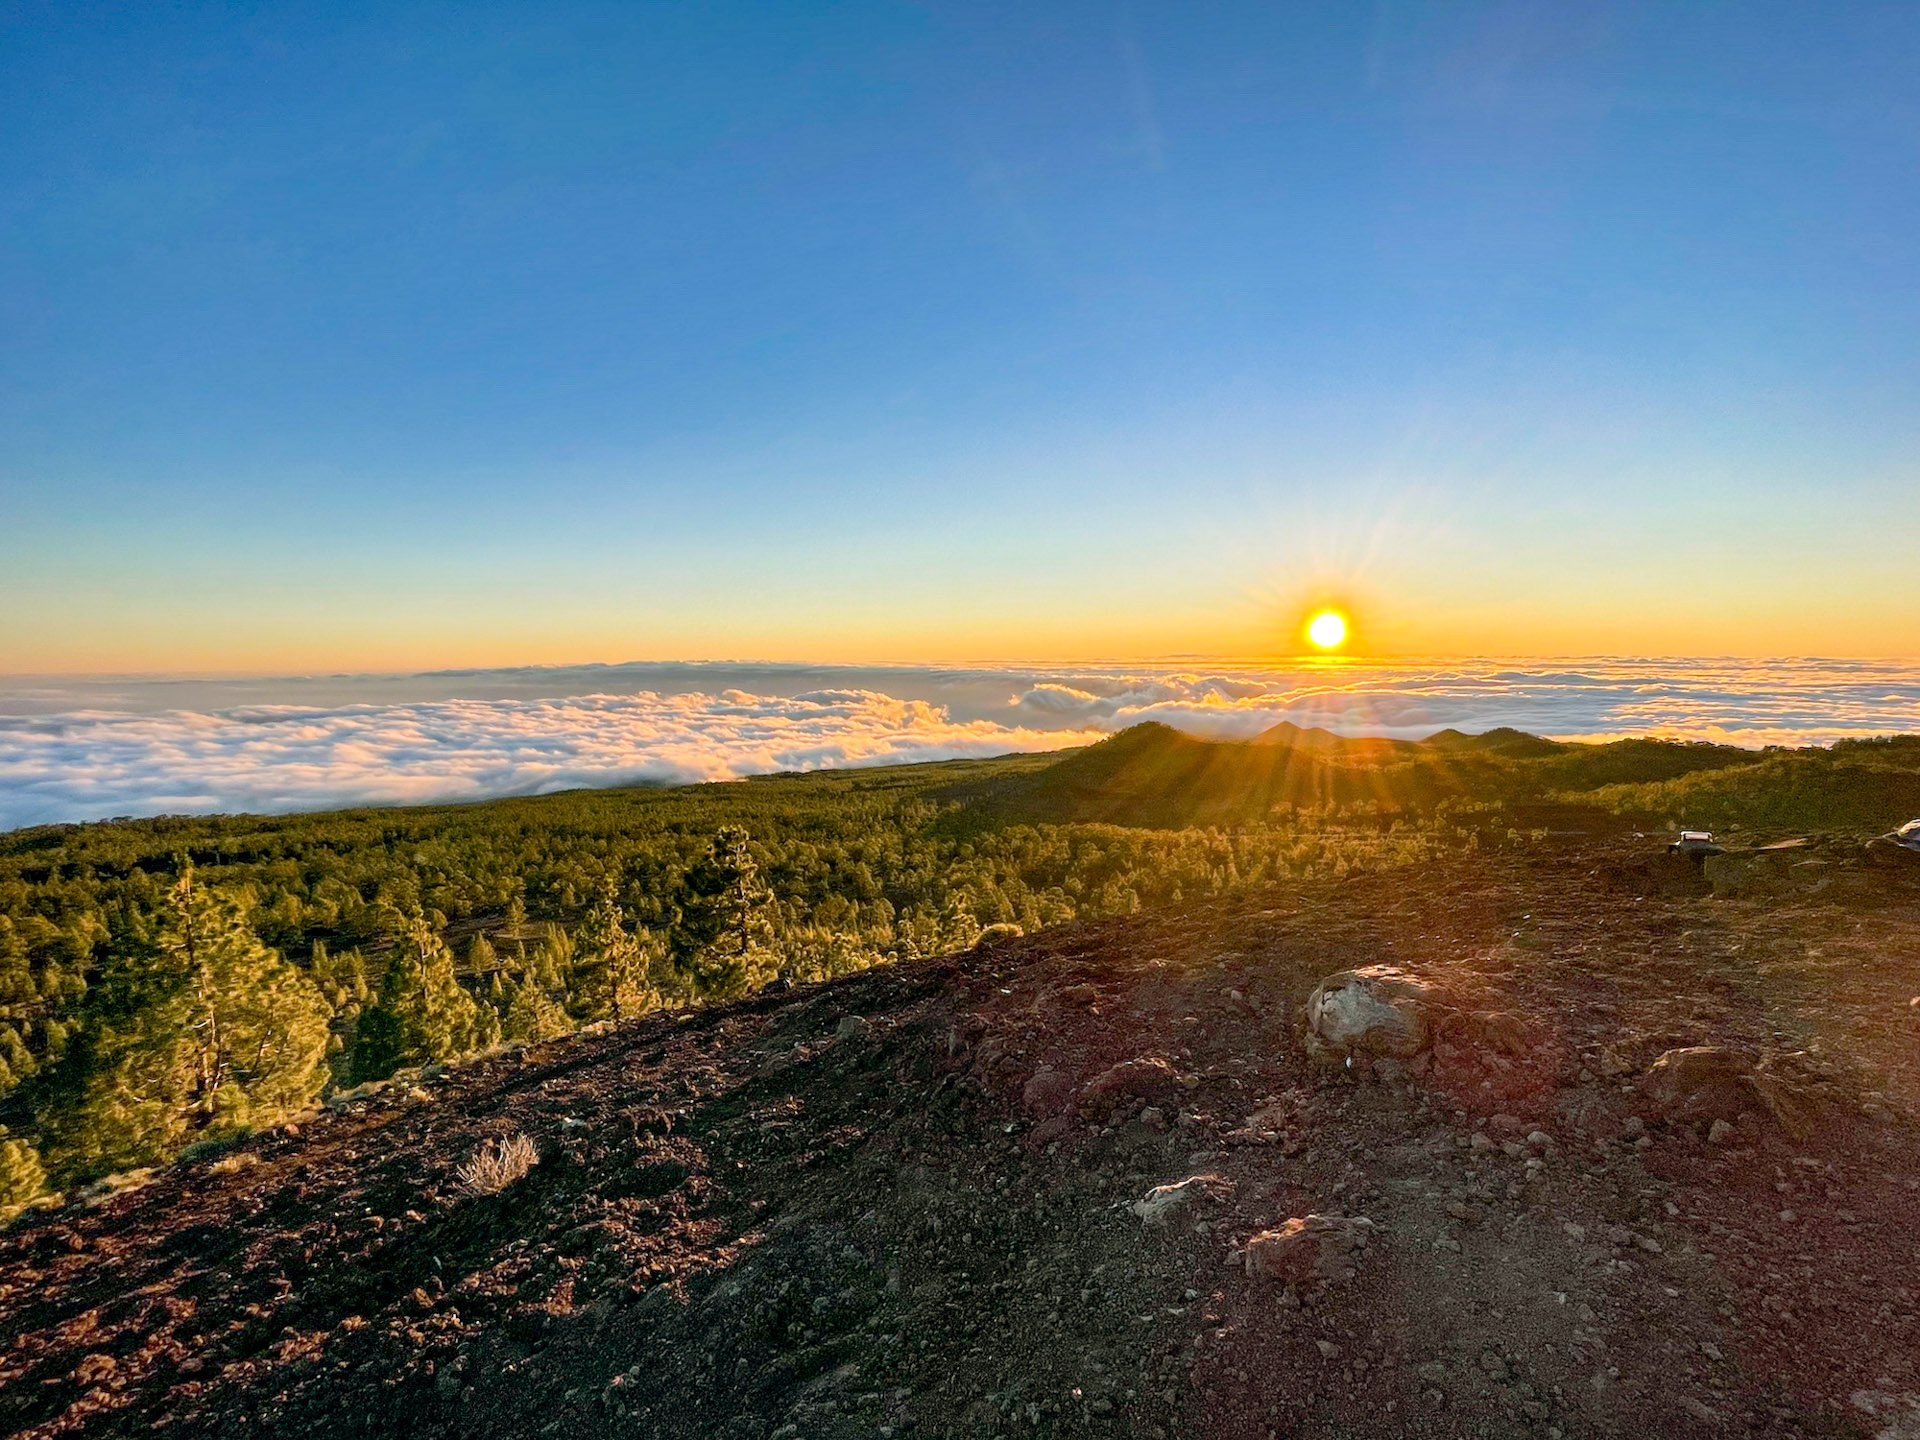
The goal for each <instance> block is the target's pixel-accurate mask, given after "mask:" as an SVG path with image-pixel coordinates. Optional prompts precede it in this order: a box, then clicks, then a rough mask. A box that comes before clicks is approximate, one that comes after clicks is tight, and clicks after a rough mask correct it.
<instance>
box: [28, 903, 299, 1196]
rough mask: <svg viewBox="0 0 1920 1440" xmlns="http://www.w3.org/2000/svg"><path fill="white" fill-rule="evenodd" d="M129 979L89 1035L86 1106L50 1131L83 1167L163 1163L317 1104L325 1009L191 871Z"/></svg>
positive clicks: (52, 1122) (132, 963) (236, 911)
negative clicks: (189, 1147)
mask: <svg viewBox="0 0 1920 1440" xmlns="http://www.w3.org/2000/svg"><path fill="white" fill-rule="evenodd" d="M126 974H127V985H126V987H125V989H124V990H123V992H122V994H121V995H119V996H117V997H115V996H109V997H106V1000H107V1002H108V1003H105V1004H103V1008H102V1012H101V1014H100V1018H99V1021H98V1023H97V1025H96V1026H94V1027H91V1028H90V1030H89V1032H88V1033H87V1036H86V1038H87V1041H88V1046H89V1052H90V1053H89V1055H88V1056H87V1057H86V1058H87V1060H88V1061H89V1063H88V1065H87V1066H86V1080H85V1084H84V1087H83V1090H82V1093H81V1096H80V1099H79V1103H78V1105H77V1106H75V1107H74V1109H73V1110H72V1112H70V1113H68V1114H64V1115H61V1116H57V1117H49V1123H48V1124H47V1125H46V1128H48V1129H50V1130H53V1131H55V1132H56V1133H57V1132H60V1131H63V1130H64V1131H65V1132H66V1134H67V1136H68V1138H69V1141H70V1143H71V1146H72V1152H73V1154H74V1156H75V1158H76V1160H77V1161H78V1163H79V1164H80V1166H81V1167H82V1168H99V1167H102V1166H107V1167H111V1166H119V1165H126V1164H139V1163H144V1162H151V1161H157V1160H162V1159H165V1158H167V1157H168V1156H170V1155H171V1154H172V1153H173V1152H174V1151H176V1150H177V1149H179V1148H180V1146H182V1145H184V1144H186V1143H187V1142H188V1141H191V1140H200V1139H217V1138H220V1137H222V1136H226V1135H232V1134H237V1133H240V1132H241V1131H243V1130H245V1129H247V1128H249V1127H251V1126H255V1125H264V1124H272V1123H273V1122H274V1121H276V1120H278V1119H280V1118H282V1117H283V1116H285V1115H288V1114H291V1113H293V1112H295V1111H298V1110H301V1109H304V1108H305V1107H306V1106H308V1105H310V1104H311V1103H312V1102H313V1101H314V1100H315V1099H317V1098H318V1096H319V1094H320V1091H321V1089H322V1087H323V1086H324V1085H325V1083H326V1079H327V1069H326V1055H327V1043H328V1039H329V1033H328V1021H329V1018H330V1017H329V1012H328V1008H327V1003H326V1000H325V998H324V997H323V996H322V995H321V994H320V992H319V990H318V988H317V987H315V986H314V984H313V983H312V982H311V981H309V980H308V979H307V977H306V976H305V975H303V974H301V973H300V971H298V970H297V969H295V968H294V967H293V966H292V965H289V964H288V963H287V962H286V961H285V960H283V959H281V958H280V956H279V955H277V954H275V953H274V952H273V951H271V950H269V949H268V948H267V947H266V946H265V945H263V944H261V942H260V939H259V937H258V936H257V935H255V934H254V931H253V928H252V926H251V925H250V924H249V923H248V920H247V916H246V913H245V911H244V909H243V908H242V906H241V904H240V902H239V900H238V898H237V897H236V896H234V895H232V894H228V893H224V892H221V891H218V890H207V889H205V888H202V887H200V886H197V885H196V884H195V883H194V876H193V870H192V868H191V867H190V866H189V867H187V868H186V869H185V870H183V872H182V874H181V876H180V879H179V881H178V882H177V883H176V884H175V885H174V887H173V890H172V892H171V894H170V896H169V897H168V905H167V909H166V911H165V913H164V914H163V916H162V918H161V922H160V925H159V927H158V931H157V934H156V936H155V941H154V946H153V949H152V952H151V953H150V954H147V955H145V956H140V957H130V958H129V960H128V963H127V967H126ZM115 1001H117V1002H118V1003H112V1002H115Z"/></svg>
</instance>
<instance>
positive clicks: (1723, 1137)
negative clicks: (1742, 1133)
mask: <svg viewBox="0 0 1920 1440" xmlns="http://www.w3.org/2000/svg"><path fill="white" fill-rule="evenodd" d="M1737 1133H1738V1132H1737V1131H1736V1130H1735V1129H1734V1128H1733V1126H1732V1125H1731V1124H1729V1123H1728V1122H1727V1121H1725V1120H1716V1121H1714V1122H1713V1124H1712V1125H1710V1126H1708V1127H1707V1143H1708V1144H1709V1145H1725V1144H1727V1143H1728V1142H1729V1141H1731V1140H1732V1139H1733V1138H1734V1136H1735V1135H1736V1134H1737Z"/></svg>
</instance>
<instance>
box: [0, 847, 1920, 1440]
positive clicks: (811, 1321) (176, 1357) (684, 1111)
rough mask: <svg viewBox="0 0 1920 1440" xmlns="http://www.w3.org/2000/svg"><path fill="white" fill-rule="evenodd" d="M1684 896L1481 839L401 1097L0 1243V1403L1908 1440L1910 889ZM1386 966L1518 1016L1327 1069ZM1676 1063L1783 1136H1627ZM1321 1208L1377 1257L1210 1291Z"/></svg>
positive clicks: (1916, 1413) (800, 1423) (132, 1428)
mask: <svg viewBox="0 0 1920 1440" xmlns="http://www.w3.org/2000/svg"><path fill="white" fill-rule="evenodd" d="M1701 888H1702V887H1701V886H1700V885H1699V884H1698V883H1697V882H1696V880H1695V879H1694V878H1693V873H1692V872H1691V871H1689V870H1687V869H1686V868H1684V865H1683V864H1682V865H1681V866H1680V868H1674V869H1668V868H1666V867H1665V864H1664V862H1648V861H1646V860H1644V858H1643V856H1642V855H1641V854H1640V853H1639V852H1638V851H1635V850H1634V849H1632V847H1631V843H1630V842H1624V841H1609V842H1607V843H1606V844H1604V845H1599V844H1586V843H1584V842H1582V843H1577V844H1569V845H1563V846H1550V847H1545V848H1540V849H1536V850H1531V851H1524V852H1519V853H1514V854H1508V855H1501V856H1492V857H1468V858H1462V859H1461V860H1459V861H1457V862H1453V863H1449V864H1446V865H1443V866H1436V867H1430V868H1425V869H1419V870H1408V871H1400V872H1394V873H1382V874H1373V875H1365V876H1357V877H1351V878H1349V879H1347V880H1345V881H1342V882H1337V883H1336V882H1327V883H1315V884H1306V885H1300V886H1296V887H1289V888H1287V889H1284V890H1279V891H1274V892H1271V893H1266V894H1262V895H1260V896H1258V897H1253V898H1249V899H1247V900H1245V901H1243V902H1241V903H1239V904H1237V905H1234V906H1230V907H1229V906H1215V907H1211V908H1207V909H1198V908H1196V909H1190V910H1186V911H1181V912H1162V913H1157V914H1152V915H1143V916H1138V917H1135V918H1133V919H1130V920H1126V921H1118V922H1111V923H1105V924H1098V925H1082V926H1067V927H1062V928H1060V929H1056V930H1051V931H1048V932H1046V933H1044V934H1041V935H1038V936H1035V937H1030V938H1028V939H1024V940H1012V941H1002V942H998V943H996V944H993V945H991V946H988V947H985V948H982V949H979V950H976V951H973V952H971V953H968V954H965V955H958V956H951V957H947V958H944V959H940V960H935V961H928V962H920V963H915V964H910V965H902V966H898V967H894V968H891V969H886V970H878V971H872V972H869V973H867V974H864V975H860V976H856V977H853V978H851V979H848V980H844V981H841V982H838V983H835V984H832V985H828V986H823V987H819V988H817V989H811V990H799V991H795V992H793V993H791V994H786V995H780V996H762V997H760V998H758V999H756V1000H753V1001H749V1002H745V1003H742V1004H738V1005H734V1006H729V1007H722V1008H716V1009H713V1010H709V1011H706V1012H703V1013H700V1014H697V1015H692V1016H689V1017H687V1018H685V1019H681V1020H675V1019H672V1018H662V1019H656V1020H650V1021H645V1022H641V1023H637V1024H633V1025H629V1026H626V1027H624V1028H621V1029H618V1030H613V1031H607V1032H603V1033H600V1034H596V1035H589V1036H581V1037H576V1038H574V1039H571V1040H568V1041H563V1042H557V1043H554V1044H550V1045H545V1046H541V1047H538V1048H535V1049H531V1050H528V1051H525V1052H523V1053H520V1054H515V1055H503V1056H497V1057H493V1058H490V1059H487V1060H484V1061H480V1062H478V1063H475V1064H472V1065H468V1066H465V1067H461V1068H458V1069H456V1070H454V1071H453V1072H451V1073H450V1074H447V1075H445V1076H442V1077H438V1078H433V1079H427V1080H405V1079H403V1080H401V1081H400V1082H398V1083H396V1084H394V1085H392V1086H390V1087H389V1088H388V1089H386V1090H385V1091H382V1092H381V1093H380V1094H378V1095H377V1096H374V1097H372V1098H371V1099H363V1100H359V1101H355V1102H353V1103H351V1104H349V1105H346V1106H344V1107H342V1108H340V1109H339V1110H337V1111H335V1112H331V1113H327V1114H324V1115H321V1116H317V1117H315V1118H313V1119H312V1120H311V1121H309V1122H306V1123H303V1124H301V1125H300V1126H298V1127H297V1128H294V1127H288V1128H287V1129H285V1130H282V1131H278V1132H275V1133H273V1134H271V1135H266V1136H261V1137H257V1138H255V1139H253V1140H250V1141H248V1142H246V1143H244V1144H242V1145H240V1146H237V1147H235V1148H234V1149H233V1150H231V1151H229V1152H227V1153H226V1154H225V1155H223V1156H220V1157H218V1158H217V1159H202V1160H198V1161H195V1162H192V1163H189V1164H183V1165H180V1166H177V1167H175V1168H174V1169H172V1170H169V1171H166V1172H164V1173H162V1174H161V1175H159V1176H158V1177H157V1178H156V1179H154V1180H153V1182H152V1183H150V1184H148V1185H146V1186H145V1187H144V1188H140V1189H137V1190H133V1191H129V1192H126V1193H122V1194H119V1195H116V1196H114V1197H112V1198H109V1199H106V1200H103V1201H100V1202H97V1203H96V1204H95V1205H94V1206H93V1207H92V1208H82V1207H78V1206H74V1207H69V1208H68V1209H66V1210H64V1211H59V1212H54V1213H51V1214H45V1215H36V1216H30V1217H28V1218H27V1219H26V1220H24V1221H22V1222H21V1223H19V1224H17V1225H16V1226H15V1227H13V1229H11V1230H10V1231H8V1232H6V1233H5V1234H4V1235H0V1337H4V1338H3V1339H0V1424H4V1426H5V1428H8V1429H12V1430H15V1431H17V1432H18V1433H22V1434H26V1435H34V1436H51V1435H66V1434H82V1435H104V1434H121V1433H134V1432H141V1433H146V1432H159V1433H163V1434H168V1433H170V1434H177V1435H214V1434H219V1435H227V1434H231V1435H241V1434H246V1435H258V1434H285V1435H302V1436H306V1435H314V1436H341V1437H346V1436H355V1437H362V1436H430V1435H475V1436H480V1435H486V1436H518V1435H528V1436H536V1435H537V1436H571V1435H635V1436H652V1435H659V1436H721V1437H742V1440H745V1437H756V1440H758V1437H773V1440H787V1437H794V1440H800V1437H815V1436H856V1435H858V1436H873V1435H897V1436H905V1435H914V1436H925V1435H989V1434H992V1435H1009V1436H1027V1435H1033V1436H1050V1435H1069V1434H1073V1435H1079V1434H1090V1435H1112V1436H1123V1435H1138V1436H1188V1435H1211V1436H1221V1437H1236V1440H1237V1437H1267V1436H1289V1435H1301V1436H1353V1435H1395V1436H1398V1435H1433V1436H1442V1435H1480V1436H1507V1435H1513V1436H1522V1435H1524V1436H1543V1437H1550V1436H1556V1435H1558V1436H1586V1435H1620V1436H1643V1435H1699V1436H1723V1435H1733V1434H1745V1433H1754V1434H1762V1435H1814V1434H1817V1435H1892V1436H1905V1435H1914V1434H1920V1398H1916V1397H1920V1145H1916V1140H1917V1139H1920V1134H1917V1132H1916V1115H1920V1008H1916V1007H1915V1006H1914V1005H1912V1004H1910V1001H1911V1000H1912V998H1913V997H1915V996H1916V995H1920V899H1916V897H1915V895H1914V893H1913V891H1912V890H1911V889H1910V888H1903V882H1902V881H1900V880H1899V878H1898V877H1897V876H1895V877H1892V878H1888V879H1887V880H1886V881H1885V884H1884V885H1881V884H1880V883H1879V882H1874V883H1872V884H1868V885H1866V886H1864V887H1861V886H1855V887H1853V888H1852V889H1849V890H1847V892H1846V893H1847V894H1848V895H1849V897H1850V898H1849V899H1848V900H1847V902H1846V903H1844V904H1841V903H1827V902H1825V901H1824V900H1823V896H1822V895H1814V896H1811V897H1809V896H1798V897H1796V898H1791V899H1778V898H1776V899H1771V900H1727V899H1713V898H1710V897H1707V896H1705V895H1704V894H1701V893H1698V892H1699V891H1700V889H1701ZM1841 888H1844V887H1841ZM1376 963H1388V964H1393V965H1396V966H1399V967H1401V968H1402V969H1404V970H1407V971H1410V972H1412V973H1414V974H1416V975H1419V976H1423V977H1427V978H1429V979H1432V980H1435V981H1437V982H1440V983H1443V984H1445V985H1446V986H1447V987H1448V988H1449V991H1450V992H1451V993H1452V994H1454V995H1456V996H1464V997H1467V999H1468V1000H1470V1001H1471V1004H1472V1006H1473V1007H1474V1008H1475V1009H1477V1010H1481V1011H1498V1012H1503V1013H1506V1014H1510V1015H1512V1016H1515V1017H1518V1021H1519V1024H1520V1031H1519V1032H1518V1033H1517V1034H1509V1035H1507V1036H1506V1037H1505V1039H1504V1040H1500V1041H1499V1043H1495V1041H1494V1040H1487V1041H1486V1043H1474V1042H1473V1041H1471V1040H1468V1039H1464V1038H1463V1039H1461V1040H1460V1042H1459V1043H1456V1044H1450V1045H1448V1046H1446V1047H1445V1049H1444V1051H1443V1052H1436V1053H1435V1056H1434V1058H1433V1061H1432V1063H1431V1066H1430V1068H1426V1069H1425V1073H1424V1074H1422V1075H1421V1076H1420V1077H1419V1078H1417V1079H1411V1078H1408V1079H1388V1080H1382V1079H1380V1078H1378V1077H1359V1079H1356V1078H1355V1077H1353V1076H1352V1075H1351V1074H1350V1073H1348V1072H1344V1071H1331V1072H1330V1071H1327V1070H1324V1069H1316V1068H1314V1066H1313V1065H1312V1064H1310V1062H1309V1060H1308V1058H1307V1055H1306V1052H1305V1050H1304V1049H1303V1046H1302V1043H1301V1033H1302V1024H1303V1021H1302V1014H1303V1002H1304V1000H1305V998H1306V996H1307V995H1308V993H1309V992H1310V990H1311V989H1312V987H1313V986H1314V984H1315V982H1316V981H1317V980H1318V979H1319V978H1321V977H1322V976H1324V975H1326V974H1328V973H1329V972H1332V971H1336V970H1340V969H1343V968H1348V967H1353V966H1359V965H1367V964H1376ZM1488 1033H1490V1034H1491V1033H1492V1032H1488ZM1497 1038H1498V1037H1496V1039H1497ZM1483 1039H1484V1037H1483ZM1702 1043H1712V1044H1719V1045H1728V1046H1734V1047H1739V1048H1743V1049H1744V1050H1746V1051H1747V1052H1750V1053H1751V1054H1752V1055H1754V1056H1757V1057H1761V1058H1764V1059H1765V1060H1766V1061H1767V1067H1766V1068H1767V1072H1768V1073H1769V1074H1772V1075H1774V1076H1776V1077H1777V1078H1778V1080H1779V1083H1780V1084H1781V1085H1783V1086H1786V1087H1789V1088H1790V1089H1791V1091H1792V1093H1793V1094H1794V1096H1795V1097H1796V1103H1797V1104H1798V1105H1799V1106H1800V1113H1802V1114H1803V1115H1805V1116H1807V1117H1811V1120H1812V1123H1811V1124H1810V1125H1809V1126H1807V1127H1806V1128H1805V1129H1804V1130H1803V1132H1802V1133H1800V1134H1798V1135H1797V1136H1796V1135H1790V1134H1788V1133H1786V1132H1784V1131H1783V1130H1782V1129H1781V1128H1779V1126H1778V1125H1776V1124H1772V1123H1768V1122H1766V1121H1764V1120H1763V1119H1762V1118H1760V1117H1759V1116H1758V1115H1749V1116H1748V1117H1747V1118H1745V1119H1743V1120H1741V1121H1739V1122H1738V1123H1735V1124H1732V1125H1723V1126H1721V1127H1720V1128H1719V1130H1718V1131H1717V1132H1716V1133H1715V1138H1714V1139H1712V1140H1709V1139H1708V1138H1707V1136H1708V1126H1707V1124H1706V1122H1705V1121H1701V1120H1687V1119H1675V1120H1672V1121H1668V1120H1666V1119H1663V1118H1662V1117H1661V1116H1660V1115H1659V1114H1658V1113H1656V1112H1655V1110H1654V1108H1653V1107H1652V1106H1651V1104H1650V1103H1649V1100H1648V1097H1647V1095H1646V1092H1645V1091H1644V1090H1643V1088H1642V1082H1643V1079H1644V1077H1645V1075H1646V1072H1647V1070H1648V1067H1649V1066H1650V1065H1651V1064H1652V1062H1653V1061H1654V1060H1655V1059H1656V1058H1657V1057H1658V1056H1659V1055H1660V1054H1661V1053H1662V1052H1663V1051H1665V1050H1667V1049H1669V1048H1670V1047H1676V1046H1683V1045H1692V1044H1702ZM1503 1047H1504V1048H1503ZM516 1134H524V1135H526V1136H527V1137H529V1138H530V1139H531V1140H532V1141H533V1142H534V1144H535V1145H536V1147H537V1149H538V1152H539V1159H538V1163H537V1164H535V1165H534V1166H533V1168H532V1169H531V1170H530V1171H529V1172H528V1173H527V1174H526V1175H525V1176H524V1178H522V1179H520V1180H518V1181H517V1182H515V1183H513V1184H511V1185H509V1186H508V1187H507V1188H506V1189H504V1190H503V1191H501V1192H499V1193H497V1194H482V1195H474V1194H469V1193H467V1192H466V1191H465V1190H463V1188H462V1186H461V1184H460V1182H459V1179H458V1177H457V1174H456V1171H457V1170H458V1168H459V1167H460V1166H461V1165H462V1164H463V1163H465V1162H466V1161H468V1160H469V1159H470V1158H472V1157H473V1155H474V1154H475V1152H476V1151H477V1150H478V1149H479V1148H480V1147H481V1145H482V1143H483V1142H485V1141H488V1140H490V1139H495V1138H499V1137H507V1136H512V1135H516ZM1194 1176H1201V1177H1206V1178H1205V1179H1204V1180H1201V1181H1199V1182H1198V1183H1196V1184H1195V1185H1193V1186H1190V1187H1188V1188H1187V1189H1186V1190H1185V1191H1184V1192H1182V1193H1183V1195H1185V1196H1187V1197H1188V1201H1187V1203H1186V1204H1184V1205H1174V1206H1173V1207H1171V1208H1170V1209H1169V1210H1168V1212H1167V1213H1166V1214H1165V1216H1164V1217H1163V1218H1162V1219H1161V1220H1160V1221H1158V1222H1157V1223H1148V1222H1147V1221H1145V1220H1143V1219H1142V1218H1140V1217H1139V1216H1138V1215H1136V1214H1135V1213H1134V1211H1133V1210H1132V1209H1131V1207H1132V1206H1133V1205H1134V1204H1135V1203H1136V1202H1138V1201H1140V1200H1142V1198H1143V1197H1144V1196H1145V1195H1146V1193H1147V1192H1148V1191H1149V1190H1150V1189H1152V1188H1153V1187H1155V1186H1159V1185H1164V1184H1171V1183H1176V1182H1179V1181H1181V1180H1184V1179H1187V1178H1188V1177H1194ZM1308 1214H1321V1215H1340V1216H1347V1217H1365V1218H1366V1219H1367V1220H1368V1221H1369V1222H1371V1230H1370V1231H1368V1232H1367V1233H1368V1234H1369V1236H1370V1239H1369V1242H1368V1243H1367V1244H1365V1245H1364V1247H1362V1248H1358V1249H1355V1250H1353V1251H1352V1252H1351V1254H1348V1255H1346V1257H1345V1260H1344V1261H1343V1262H1342V1264H1341V1266H1339V1267H1336V1272H1335V1273H1336V1278H1334V1279H1332V1280H1331V1281H1330V1282H1329V1283H1326V1284H1324V1285H1315V1284H1312V1283H1303V1284H1300V1285H1293V1286H1289V1285H1287V1284H1286V1283H1284V1281H1283V1280H1282V1279H1278V1278H1252V1277H1250V1276H1249V1275H1248V1273H1247V1266H1246V1265H1245V1263H1244V1261H1243V1258H1242V1255H1243V1252H1244V1250H1245V1248H1246V1246H1247V1243H1248V1241H1249V1240H1250V1239H1251V1238H1252V1237H1253V1236H1254V1235H1255V1234H1257V1233H1259V1232H1262V1231H1266V1230H1269V1229H1272V1228H1275V1227H1278V1226H1280V1225H1282V1223H1283V1222H1284V1221H1286V1220H1287V1219H1289V1218H1290V1217H1303V1216H1306V1215H1308Z"/></svg>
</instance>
